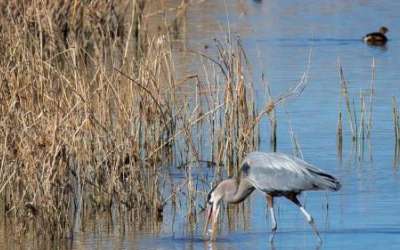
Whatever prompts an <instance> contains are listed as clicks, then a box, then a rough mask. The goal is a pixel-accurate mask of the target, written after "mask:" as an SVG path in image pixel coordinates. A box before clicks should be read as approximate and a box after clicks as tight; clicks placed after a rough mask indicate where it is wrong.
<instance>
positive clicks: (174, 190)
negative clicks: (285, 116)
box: [0, 0, 305, 239]
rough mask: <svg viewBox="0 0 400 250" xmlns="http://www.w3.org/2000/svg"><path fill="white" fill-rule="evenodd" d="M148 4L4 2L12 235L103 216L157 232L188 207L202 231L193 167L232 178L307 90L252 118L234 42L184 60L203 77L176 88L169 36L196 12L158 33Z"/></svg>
mask: <svg viewBox="0 0 400 250" xmlns="http://www.w3.org/2000/svg"><path fill="white" fill-rule="evenodd" d="M149 4H150V1H144V0H137V1H118V2H116V1H105V2H99V1H62V0H57V1H46V0H43V1H23V0H21V1H18V0H14V1H3V2H1V3H0V11H1V13H2V15H1V16H0V30H1V33H0V41H1V42H0V47H1V50H0V51H1V52H0V53H1V57H0V70H1V72H2V74H1V82H2V83H1V85H0V112H1V114H2V115H1V117H0V149H1V150H0V152H1V155H0V157H1V165H0V204H1V206H2V209H1V210H0V211H1V212H2V213H3V214H4V215H5V218H7V220H8V221H10V222H11V223H12V225H14V226H13V227H12V228H13V230H12V231H13V233H15V235H17V236H20V235H25V234H26V233H27V232H32V231H33V232H35V233H36V235H42V236H44V237H50V238H52V239H56V238H62V237H65V236H69V237H73V234H74V233H75V232H77V231H79V230H81V229H82V228H84V227H85V221H87V219H88V218H93V217H95V216H96V214H99V213H106V214H109V215H110V218H112V220H113V221H114V220H118V221H120V222H121V223H122V225H123V226H124V227H125V226H128V225H131V226H133V227H138V228H141V227H145V226H150V227H154V228H155V229H156V230H157V228H159V226H158V224H157V222H159V221H161V220H162V217H163V212H164V207H165V205H166V204H167V203H168V202H170V203H171V204H172V206H173V207H174V206H181V205H180V204H184V208H185V209H186V210H185V211H186V213H187V216H186V218H188V221H189V222H190V223H191V225H194V224H195V223H196V220H197V214H198V212H199V209H201V208H202V204H201V201H202V199H199V198H198V197H204V189H208V188H209V185H208V180H207V184H204V183H205V180H202V179H201V178H197V177H195V176H194V172H195V170H196V169H195V168H199V167H200V165H201V164H202V163H207V165H208V166H209V167H214V169H215V173H216V174H215V177H216V178H215V181H217V178H222V176H223V175H224V174H223V173H224V172H226V175H228V176H237V175H238V174H239V166H240V162H241V161H242V159H243V157H244V156H245V154H246V153H247V152H249V151H252V150H254V149H256V147H257V145H258V142H259V134H258V124H259V122H260V120H261V119H262V118H263V117H264V116H265V115H267V116H268V117H269V118H270V119H271V121H275V123H271V124H276V119H275V118H274V116H273V114H274V109H275V108H276V106H277V105H279V104H281V103H283V102H284V101H285V100H286V99H287V98H289V97H292V96H296V95H299V94H301V92H302V91H303V89H304V87H305V81H304V78H305V76H303V77H302V80H301V81H300V82H299V83H298V84H297V85H296V86H294V87H293V88H291V89H289V90H288V91H287V92H286V93H283V94H282V95H280V96H278V97H276V98H273V97H272V96H270V98H269V101H268V102H267V103H266V104H265V105H263V107H264V108H263V109H262V110H256V108H255V107H256V106H257V105H256V101H255V98H254V93H253V92H254V88H253V82H252V80H251V67H250V66H249V62H248V60H247V56H246V53H245V50H244V49H243V46H242V45H241V41H240V39H239V38H238V37H232V36H231V34H230V33H229V34H228V35H227V36H226V37H225V38H223V39H216V40H215V43H214V47H213V48H214V50H212V51H213V53H212V54H205V53H203V52H199V51H190V54H191V55H192V56H193V57H195V58H196V59H198V60H199V61H200V62H201V64H200V67H199V71H198V72H196V73H194V74H191V75H179V74H178V73H179V72H176V67H175V63H176V62H175V61H174V56H175V55H176V53H178V52H177V51H176V50H174V48H173V46H172V40H171V39H172V38H171V37H173V36H174V34H172V33H171V26H173V25H176V24H174V23H176V22H178V23H179V22H181V21H182V22H184V20H181V19H184V18H185V15H184V12H185V11H186V9H187V8H188V6H190V5H189V4H188V2H187V1H185V0H183V1H182V3H181V5H180V6H179V7H177V8H176V9H175V10H176V11H177V12H176V14H175V15H176V19H172V20H173V21H172V22H173V23H168V22H167V21H166V22H165V23H163V24H160V26H161V28H160V29H159V30H157V32H150V31H149V30H150V28H149V25H150V24H149V23H148V22H149V21H148V20H149V16H151V15H152V14H151V13H150V14H146V9H147V7H148V5H149ZM163 25H165V27H164V26H163ZM163 32H164V33H163ZM174 32H179V30H175V31H174ZM185 86H190V87H191V88H192V89H194V93H192V94H190V95H186V94H182V93H183V91H182V89H183V87H185ZM275 126H276V125H275ZM273 131H276V130H273ZM273 134H274V135H275V145H276V133H273ZM271 138H274V136H272V137H271ZM275 147H276V146H275ZM172 165H176V166H181V167H180V168H181V170H182V172H183V173H184V174H185V180H184V181H182V182H181V183H174V182H173V181H170V179H171V178H170V177H169V176H168V168H169V167H170V166H172ZM201 185H203V186H201ZM200 186H201V187H200Z"/></svg>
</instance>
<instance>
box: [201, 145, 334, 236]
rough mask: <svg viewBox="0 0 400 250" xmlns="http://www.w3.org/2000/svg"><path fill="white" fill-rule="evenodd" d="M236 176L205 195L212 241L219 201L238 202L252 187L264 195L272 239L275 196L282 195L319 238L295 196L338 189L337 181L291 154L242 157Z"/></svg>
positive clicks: (247, 194) (205, 231) (254, 153)
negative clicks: (307, 192) (298, 211)
mask: <svg viewBox="0 0 400 250" xmlns="http://www.w3.org/2000/svg"><path fill="white" fill-rule="evenodd" d="M240 172H241V174H240V178H239V179H234V178H231V179H227V180H224V181H222V182H220V183H219V184H218V185H216V186H215V187H214V188H213V189H211V191H210V192H209V193H208V196H207V213H206V223H205V227H204V233H207V230H208V226H209V223H210V219H211V218H212V223H211V231H210V232H211V240H215V237H216V231H217V219H218V214H219V210H220V206H221V201H224V202H226V203H239V202H242V201H243V200H244V199H246V198H247V197H248V196H249V195H250V194H251V193H252V192H253V191H254V190H255V189H258V190H261V191H262V192H264V193H265V194H266V200H267V204H268V207H269V212H270V215H271V226H272V232H271V236H270V238H269V239H270V241H272V240H273V238H274V235H275V233H276V229H277V223H276V219H275V214H274V197H279V196H283V197H286V198H287V199H289V200H290V201H292V202H293V203H294V204H296V205H297V206H298V207H299V209H300V211H301V212H302V213H303V214H304V216H305V218H306V219H307V221H308V223H309V224H310V225H311V227H312V229H313V231H314V233H315V234H316V236H317V237H318V239H319V240H320V241H321V237H320V236H319V233H318V230H317V227H316V226H315V224H314V220H313V218H312V217H311V215H310V214H309V213H308V212H307V211H306V210H305V209H304V207H303V206H302V205H301V203H300V201H299V200H298V199H297V195H299V194H300V193H301V192H302V191H307V190H330V191H337V190H339V189H340V187H341V184H340V182H339V181H338V180H337V179H336V178H335V177H333V176H332V175H330V174H327V173H326V172H324V171H322V170H321V169H318V168H316V167H314V166H313V165H311V164H309V163H307V162H305V161H303V160H301V159H299V158H297V157H293V156H289V155H286V154H282V153H263V152H252V153H249V154H248V155H247V156H246V158H245V159H244V161H243V163H242V166H241V169H240Z"/></svg>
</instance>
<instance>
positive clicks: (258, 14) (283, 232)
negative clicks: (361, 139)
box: [12, 0, 400, 249]
mask: <svg viewBox="0 0 400 250" xmlns="http://www.w3.org/2000/svg"><path fill="white" fill-rule="evenodd" d="M225 3H226V5H225ZM399 9H400V2H398V1H391V0H381V1H368V0H358V1H348V0H336V1H330V0H307V1H300V0H297V1H292V0H291V1H289V0H282V1H272V0H262V1H261V0H260V1H251V0H225V1H224V0H215V1H205V2H204V3H202V4H199V5H194V6H192V7H191V9H190V11H189V13H188V17H187V18H188V20H187V25H188V26H187V34H186V38H187V39H188V40H187V41H185V43H186V44H185V46H187V47H189V48H202V47H204V45H206V44H207V45H210V46H212V43H213V42H212V39H213V38H214V37H223V35H224V34H225V33H224V32H225V29H226V27H230V30H231V34H232V35H240V38H241V39H242V41H243V44H244V47H245V50H246V53H247V55H248V57H249V60H250V62H251V65H252V69H253V81H254V84H255V86H256V90H257V91H256V93H257V100H258V103H263V102H264V101H265V98H266V97H265V96H266V95H265V89H264V88H263V87H262V84H261V74H262V73H265V75H266V79H267V80H268V82H269V83H270V84H271V87H272V91H273V94H274V96H277V95H279V94H280V93H282V92H283V91H285V90H286V89H287V88H289V87H290V86H293V85H294V84H295V83H297V82H298V81H299V79H300V77H301V76H302V74H303V72H304V71H305V70H306V68H307V62H308V56H309V55H310V53H311V61H310V62H311V63H310V69H309V82H308V85H307V87H306V89H305V91H304V92H303V93H302V95H301V96H300V97H298V98H293V99H291V100H290V101H289V102H288V103H287V104H285V105H283V106H280V107H279V109H278V150H279V151H282V152H286V153H292V150H293V146H292V142H291V140H290V135H289V124H291V127H292V128H293V131H294V133H295V134H296V136H297V138H298V140H299V143H300V146H301V150H302V153H303V155H304V158H305V159H306V160H307V161H309V162H311V163H313V164H315V165H316V166H319V167H321V168H323V169H325V170H327V171H328V172H330V173H333V174H334V175H336V176H337V177H339V179H340V180H341V182H342V184H343V189H342V190H341V191H340V192H337V193H328V194H325V193H324V192H312V193H307V194H304V195H303V196H302V198H301V201H302V202H304V203H305V204H306V208H307V210H308V211H309V212H310V213H311V214H312V215H313V217H314V219H315V221H316V223H317V226H318V228H319V229H320V232H321V237H322V239H323V244H322V245H320V244H318V242H317V240H316V238H315V237H314V235H313V234H312V232H311V229H310V227H309V225H308V224H307V223H306V222H305V221H304V218H303V216H302V214H301V213H300V212H299V210H298V209H297V208H296V207H295V206H293V205H292V204H290V203H289V202H288V201H286V200H283V199H278V201H277V204H276V213H277V220H278V233H277V235H276V239H275V242H274V244H273V245H271V244H269V242H268V236H269V231H270V223H269V220H268V219H266V218H265V200H264V197H263V195H262V194H260V193H259V192H255V193H254V194H253V195H252V197H251V200H250V202H249V203H248V206H249V207H250V208H249V212H248V213H246V216H247V217H246V218H244V219H239V222H240V223H238V225H237V226H236V227H235V226H234V227H233V229H232V228H230V227H229V226H228V220H227V217H228V216H227V215H223V217H224V224H223V230H222V233H221V234H220V235H219V236H218V240H217V241H216V242H215V243H212V244H211V243H209V242H206V241H204V240H203V239H202V238H201V226H202V223H199V224H198V225H196V230H195V232H194V233H193V234H190V233H188V232H187V230H186V229H187V226H185V225H186V224H185V223H186V221H187V220H186V218H185V214H182V213H180V211H179V210H178V211H177V212H176V214H175V217H174V216H172V214H173V213H172V209H171V207H169V208H168V209H167V211H165V213H164V216H165V218H164V221H163V222H162V223H161V224H160V225H159V230H158V231H157V232H150V231H147V230H146V229H143V230H142V231H140V232H132V231H122V230H119V229H118V225H117V226H115V225H114V226H113V227H110V225H109V224H107V223H106V222H104V223H102V220H97V222H92V223H91V224H93V225H92V226H88V227H87V228H86V230H85V232H82V233H78V234H77V236H76V237H75V238H74V239H73V240H72V242H68V243H66V245H67V248H72V249H266V248H267V249H365V248H369V247H372V248H374V249H398V247H399V246H400V218H399V216H398V214H399V209H400V206H399V204H400V177H399V173H398V170H399V166H398V165H397V163H396V161H395V160H394V150H395V148H394V133H393V126H392V117H391V115H392V114H391V98H392V96H396V97H397V98H400V88H399V87H398V86H399V83H400V71H399V70H398V69H399V67H400V61H399V60H398V58H400V39H399V38H400V34H399V33H398V32H397V31H398V30H400V16H399V15H398V10H399ZM381 25H385V26H387V27H389V30H390V31H389V33H388V36H389V39H390V40H389V42H388V44H387V46H386V47H385V48H378V47H370V46H367V45H365V44H363V43H362V42H361V37H362V36H363V35H364V34H365V33H368V32H372V31H375V30H377V29H378V28H379V27H380V26H381ZM373 58H375V61H376V82H375V87H376V89H375V97H374V106H373V129H372V136H371V143H370V144H371V145H370V147H366V152H364V154H363V155H362V156H361V155H360V154H358V153H357V152H356V151H355V150H354V148H353V147H352V143H351V139H350V131H349V127H348V123H347V117H346V116H344V126H345V135H344V148H343V157H342V160H340V159H339V157H338V154H337V147H336V126H337V120H338V110H339V95H340V85H339V74H338V68H337V63H338V60H340V62H341V64H342V66H343V69H344V73H345V77H346V79H347V80H348V81H349V89H350V94H351V96H352V97H354V100H355V102H356V104H357V105H358V101H359V98H358V97H359V92H360V90H366V89H368V88H369V86H370V80H371V64H372V59H373ZM186 70H187V71H190V70H191V69H190V67H189V69H186ZM343 111H345V110H344V109H343ZM289 122H290V123H289ZM261 131H262V134H261V136H262V137H261V144H260V150H262V151H269V150H270V148H269V124H268V121H267V119H264V120H262V123H261ZM174 171H175V170H174ZM201 174H202V173H201V172H200V173H199V175H201ZM177 175H179V174H177ZM175 177H176V176H175ZM176 178H177V179H178V180H179V179H182V176H181V177H176ZM183 210H184V209H183ZM110 228H111V229H110ZM12 246H14V245H12ZM23 246H24V247H27V248H35V246H32V245H29V242H28V243H26V244H23ZM40 247H41V246H40V245H39V246H38V247H37V248H40Z"/></svg>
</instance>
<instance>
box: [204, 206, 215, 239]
mask: <svg viewBox="0 0 400 250" xmlns="http://www.w3.org/2000/svg"><path fill="white" fill-rule="evenodd" d="M212 212H213V204H211V205H210V204H207V208H206V217H205V222H206V223H205V224H204V230H203V235H204V236H206V235H207V234H208V225H209V224H210V219H211V215H212Z"/></svg>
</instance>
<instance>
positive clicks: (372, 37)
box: [363, 26, 389, 46]
mask: <svg viewBox="0 0 400 250" xmlns="http://www.w3.org/2000/svg"><path fill="white" fill-rule="evenodd" d="M388 31H389V29H388V28H386V27H385V26H382V27H381V28H380V29H379V31H378V32H372V33H369V34H366V35H365V36H364V37H363V40H364V42H366V43H368V44H370V45H377V46H382V45H385V43H386V42H387V40H388V39H387V37H386V36H385V33H386V32H388Z"/></svg>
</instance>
